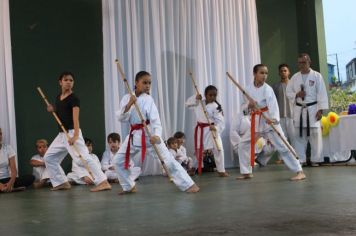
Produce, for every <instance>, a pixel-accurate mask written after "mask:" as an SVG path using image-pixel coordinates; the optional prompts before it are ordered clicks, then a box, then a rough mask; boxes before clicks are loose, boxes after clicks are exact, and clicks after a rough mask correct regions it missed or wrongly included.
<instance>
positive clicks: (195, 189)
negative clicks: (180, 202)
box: [185, 184, 200, 193]
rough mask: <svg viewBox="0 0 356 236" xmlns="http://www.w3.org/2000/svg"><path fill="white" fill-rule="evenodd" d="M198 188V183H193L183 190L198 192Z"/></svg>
mask: <svg viewBox="0 0 356 236" xmlns="http://www.w3.org/2000/svg"><path fill="white" fill-rule="evenodd" d="M199 190H200V188H199V187H198V185H196V184H193V185H192V186H190V187H189V188H188V189H187V190H185V192H186V193H197V192H199Z"/></svg>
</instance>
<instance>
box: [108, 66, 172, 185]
mask: <svg viewBox="0 0 356 236" xmlns="http://www.w3.org/2000/svg"><path fill="white" fill-rule="evenodd" d="M115 63H116V65H117V69H118V71H119V72H120V75H121V78H122V80H123V81H124V83H125V86H126V89H127V91H128V93H129V94H130V95H132V90H131V88H130V85H129V83H128V82H127V79H126V76H125V73H124V70H123V69H122V67H121V64H120V62H119V60H118V59H116V60H115ZM134 106H135V109H136V111H137V114H138V116H139V117H140V120H141V123H142V125H143V127H144V128H145V131H146V133H147V135H148V137H149V138H150V137H151V136H152V134H151V131H150V130H149V129H148V126H147V124H146V121H145V119H144V118H143V115H142V113H141V110H140V108H139V107H138V105H137V102H135V103H134ZM152 146H153V149H154V150H155V152H156V153H157V156H158V159H159V160H160V161H161V164H162V166H163V169H164V170H165V171H166V173H167V175H168V177H169V179H170V180H172V177H171V176H170V174H169V172H168V168H167V166H166V164H165V163H164V161H163V157H162V156H161V154H160V153H159V151H158V148H157V146H156V144H155V143H154V144H152Z"/></svg>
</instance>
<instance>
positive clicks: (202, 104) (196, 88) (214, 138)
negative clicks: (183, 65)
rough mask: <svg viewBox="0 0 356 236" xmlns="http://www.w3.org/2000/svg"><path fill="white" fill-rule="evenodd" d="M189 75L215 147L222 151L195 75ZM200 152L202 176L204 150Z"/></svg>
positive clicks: (200, 171) (199, 171) (190, 73)
mask: <svg viewBox="0 0 356 236" xmlns="http://www.w3.org/2000/svg"><path fill="white" fill-rule="evenodd" d="M189 75H190V78H191V79H192V83H193V86H194V88H195V91H196V94H197V97H199V98H200V99H198V100H199V103H200V105H201V107H202V109H203V112H204V115H205V118H206V120H207V122H208V124H209V127H210V131H211V135H212V136H213V140H214V144H215V147H216V149H217V150H218V151H221V147H220V144H219V142H218V140H217V135H216V128H215V126H214V125H213V124H212V123H211V121H210V119H209V116H208V112H207V111H206V107H205V104H204V103H203V100H202V96H201V94H200V93H199V90H198V87H197V84H196V82H195V79H194V76H193V73H192V72H189ZM200 152H201V154H199V155H198V156H199V160H198V161H199V163H198V173H199V175H201V173H202V162H203V158H202V156H203V155H202V152H203V150H201V148H200Z"/></svg>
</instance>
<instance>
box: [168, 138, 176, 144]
mask: <svg viewBox="0 0 356 236" xmlns="http://www.w3.org/2000/svg"><path fill="white" fill-rule="evenodd" d="M176 142H177V139H176V138H175V137H170V138H169V139H167V145H168V146H169V145H171V144H173V143H176Z"/></svg>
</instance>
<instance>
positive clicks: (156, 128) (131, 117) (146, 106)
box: [116, 93, 162, 146]
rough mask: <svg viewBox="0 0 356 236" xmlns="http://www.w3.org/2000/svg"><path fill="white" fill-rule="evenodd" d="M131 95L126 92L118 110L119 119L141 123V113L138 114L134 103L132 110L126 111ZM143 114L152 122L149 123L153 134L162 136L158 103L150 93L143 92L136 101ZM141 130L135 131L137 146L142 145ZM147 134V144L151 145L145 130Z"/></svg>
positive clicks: (131, 122) (131, 123)
mask: <svg viewBox="0 0 356 236" xmlns="http://www.w3.org/2000/svg"><path fill="white" fill-rule="evenodd" d="M130 97H131V95H130V94H126V95H125V96H124V97H123V98H122V99H121V102H120V109H119V111H117V112H116V115H117V116H118V119H119V121H121V122H128V123H129V124H130V125H133V124H141V123H142V122H141V120H140V117H139V115H138V114H137V111H136V108H135V106H134V105H132V106H131V107H130V110H129V111H128V112H126V113H124V111H125V107H126V105H127V104H128V102H129V100H130ZM136 103H137V105H138V107H139V109H140V111H141V113H142V116H143V118H144V119H145V120H149V121H150V124H149V125H148V127H149V129H150V132H151V134H152V135H156V136H159V137H161V135H162V125H161V120H160V118H159V113H158V110H157V107H156V104H155V103H154V101H153V98H152V97H151V95H148V94H146V93H143V94H141V95H140V96H138V97H137V101H136ZM141 134H142V131H141V130H135V131H133V145H135V146H141ZM145 135H146V144H147V145H148V146H151V144H150V142H149V138H148V134H147V133H146V132H145Z"/></svg>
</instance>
